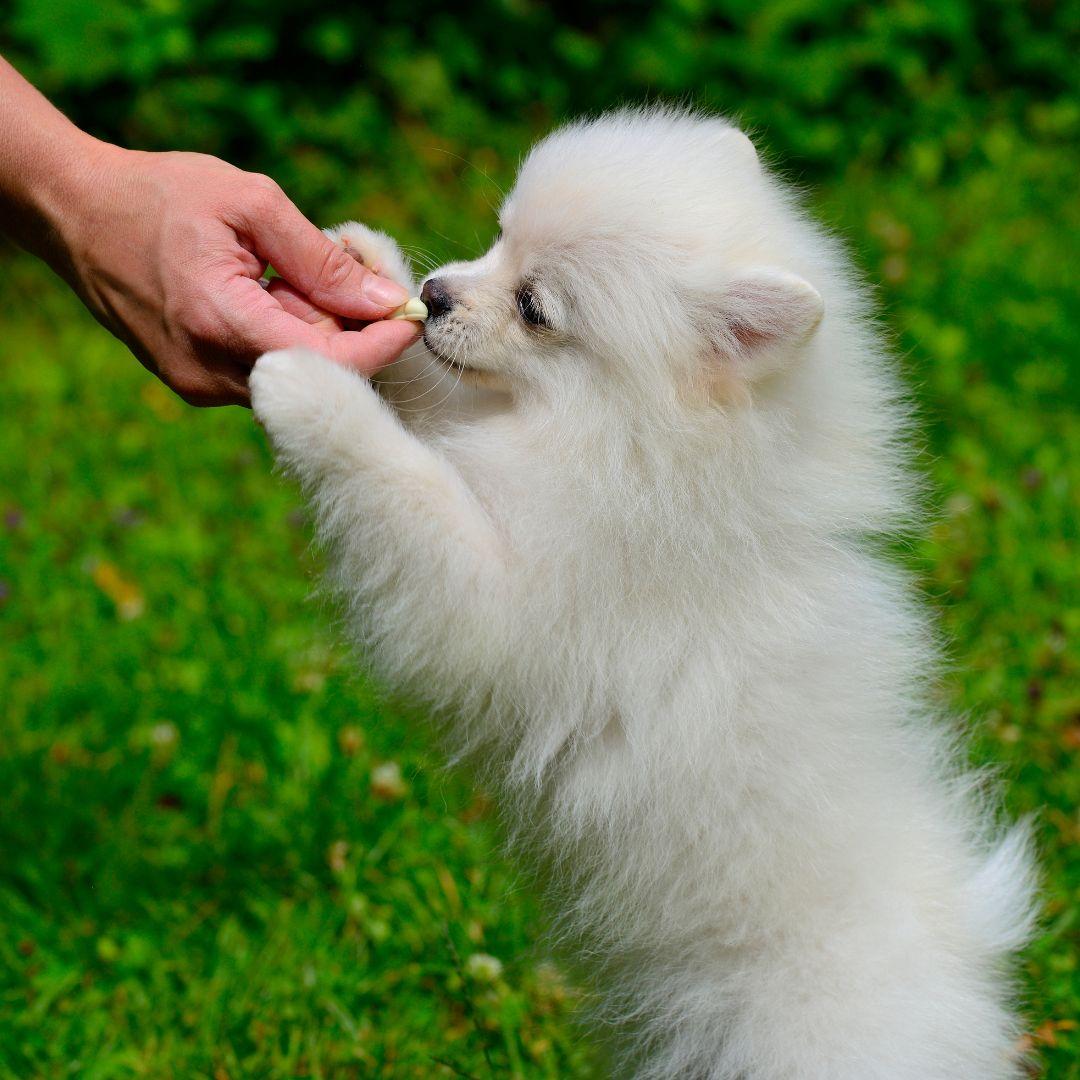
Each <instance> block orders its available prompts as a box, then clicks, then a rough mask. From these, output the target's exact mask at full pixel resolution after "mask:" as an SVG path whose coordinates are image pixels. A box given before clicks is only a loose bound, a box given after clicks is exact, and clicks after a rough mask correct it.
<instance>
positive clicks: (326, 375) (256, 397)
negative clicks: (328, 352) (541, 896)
mask: <svg viewBox="0 0 1080 1080" xmlns="http://www.w3.org/2000/svg"><path fill="white" fill-rule="evenodd" d="M356 379H357V377H356V376H355V375H351V374H350V373H349V372H347V371H345V370H343V369H342V368H341V367H339V366H338V365H337V364H335V363H334V362H333V361H332V360H328V359H327V358H326V357H325V356H320V355H319V354H318V353H316V352H311V351H310V350H308V349H280V350H278V351H277V352H269V353H265V354H264V355H263V356H261V357H260V358H259V360H258V361H257V362H256V364H255V367H254V368H253V369H252V372H251V375H250V376H249V378H248V385H249V386H250V387H251V407H252V409H253V410H254V412H255V417H256V419H257V420H258V421H259V423H261V424H262V425H263V426H264V427H265V428H266V430H267V431H269V432H270V435H271V437H272V438H274V440H275V442H276V441H278V440H279V439H283V438H285V437H288V436H289V435H290V434H291V433H293V432H303V431H311V430H312V429H317V428H318V427H320V426H322V424H324V423H325V422H326V421H327V420H328V419H329V417H330V415H331V414H332V413H333V412H335V411H336V410H337V409H338V408H340V406H341V403H342V402H343V400H344V398H345V396H346V394H347V393H348V391H349V390H350V389H351V387H350V385H349V384H350V382H352V381H356Z"/></svg>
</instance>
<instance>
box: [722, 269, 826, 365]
mask: <svg viewBox="0 0 1080 1080" xmlns="http://www.w3.org/2000/svg"><path fill="white" fill-rule="evenodd" d="M824 311H825V305H824V303H823V302H822V299H821V294H820V293H819V292H818V291H817V289H815V288H814V286H813V285H811V284H810V282H808V281H806V280H805V279H804V278H801V277H798V276H797V275H795V274H791V273H788V272H787V271H786V270H780V269H778V268H776V267H771V266H762V267H754V268H752V269H749V270H744V271H742V272H741V273H740V274H739V275H738V276H737V277H735V278H732V280H730V281H729V282H727V284H726V285H724V286H723V287H722V288H721V289H720V291H719V293H718V294H715V293H714V294H713V297H712V310H711V311H710V314H709V317H708V319H707V320H706V321H707V326H706V335H707V339H708V348H709V351H710V352H711V353H712V354H713V356H714V358H715V359H716V360H718V361H720V362H721V363H722V364H724V366H725V367H727V368H728V369H729V374H733V375H737V376H741V377H742V378H745V379H748V380H751V381H752V380H754V379H758V378H760V377H761V376H763V375H768V374H770V373H772V372H774V371H778V370H779V369H780V368H782V367H784V366H785V364H786V363H787V362H788V360H789V359H790V358H791V357H792V356H793V355H794V352H795V349H796V347H797V346H798V345H800V344H801V343H802V342H804V341H805V340H806V339H807V338H809V337H810V335H811V334H812V333H813V332H814V330H815V329H816V328H817V325H818V323H820V322H821V317H822V315H823V314H824Z"/></svg>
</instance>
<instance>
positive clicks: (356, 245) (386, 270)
mask: <svg viewBox="0 0 1080 1080" xmlns="http://www.w3.org/2000/svg"><path fill="white" fill-rule="evenodd" d="M323 231H324V232H325V233H326V235H327V236H329V237H330V239H331V240H333V241H334V243H335V244H340V245H341V247H343V248H344V249H345V250H346V251H347V252H348V253H349V254H350V255H351V256H352V257H353V258H354V259H355V260H356V261H357V262H359V263H363V265H364V266H366V267H367V268H368V269H369V270H371V271H372V272H373V273H375V274H378V275H379V276H380V277H385V278H389V279H390V280H391V281H396V282H397V283H398V284H399V285H402V286H404V287H405V288H406V289H408V290H409V293H410V294H412V293H413V292H414V291H415V289H416V285H415V282H414V281H413V276H412V272H411V271H410V269H409V264H408V263H407V262H406V261H405V257H404V256H403V255H402V254H401V249H400V248H399V247H398V245H397V242H396V241H395V240H394V239H393V238H392V237H390V236H387V235H386V233H381V232H377V231H376V230H375V229H371V228H368V226H367V225H361V224H360V222H359V221H346V222H343V223H342V224H341V225H336V226H334V228H332V229H324V230H323Z"/></svg>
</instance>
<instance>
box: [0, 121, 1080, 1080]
mask: <svg viewBox="0 0 1080 1080" xmlns="http://www.w3.org/2000/svg"><path fill="white" fill-rule="evenodd" d="M492 171H493V174H494V175H495V178H496V179H497V180H499V181H500V182H503V183H504V186H505V181H506V180H507V179H508V177H509V176H510V173H511V171H512V170H511V166H510V164H509V163H507V162H506V161H501V162H496V163H495V164H494V165H493V166H492ZM460 176H461V181H462V183H465V182H468V183H469V184H472V185H475V183H476V177H475V174H473V173H469V172H468V171H467V170H465V167H464V165H463V166H462V167H461V171H460ZM451 179H454V178H451ZM343 183H344V181H343ZM442 197H443V199H444V203H445V205H446V206H447V207H451V208H452V207H453V206H454V205H455V202H454V199H455V191H454V189H453V184H452V183H450V182H447V184H446V189H445V190H444V191H443V192H442ZM493 197H494V196H493ZM478 202H479V200H476V199H473V200H471V202H470V203H469V207H470V209H467V210H465V211H463V212H462V213H461V214H460V216H458V217H455V216H454V214H453V212H452V211H449V210H448V211H447V214H446V217H445V219H444V220H441V221H439V222H438V223H436V224H433V225H432V227H431V228H430V230H427V231H425V230H423V229H422V228H421V227H420V226H417V227H415V229H414V232H413V234H410V235H406V236H405V237H404V239H405V240H407V241H408V242H410V243H412V244H417V245H421V246H423V247H424V248H426V249H427V250H429V251H432V252H433V253H434V254H435V255H436V256H437V257H446V256H448V255H451V254H452V255H459V254H460V253H461V252H462V251H473V250H475V248H476V245H477V243H478V241H479V240H482V239H483V237H484V236H485V235H487V234H488V233H490V230H491V222H490V220H487V219H485V218H482V217H481V216H480V214H479V211H478V210H477V209H476V205H475V204H477V203H478ZM813 202H814V205H815V207H816V208H817V210H818V212H819V213H820V214H821V216H822V217H823V218H824V219H825V220H826V221H828V222H829V223H830V224H832V225H833V226H835V227H836V228H838V229H839V230H840V231H841V232H842V233H843V234H844V235H845V236H846V237H847V238H848V240H849V242H850V243H851V245H852V247H853V249H854V251H855V253H856V257H857V259H858V261H859V263H860V264H861V266H862V267H863V268H864V270H865V272H866V274H867V276H868V277H869V278H870V279H871V280H873V281H874V282H876V283H878V284H879V286H880V300H881V311H882V319H883V322H884V324H885V325H886V326H887V328H888V330H889V332H890V334H891V335H892V336H893V338H894V340H895V343H896V351H897V355H898V357H899V358H900V359H899V363H900V364H901V365H902V368H903V371H904V374H905V377H906V379H907V381H908V383H909V385H910V386H911V388H912V390H913V392H914V394H915V397H916V399H917V402H918V404H919V407H920V411H921V416H922V426H921V430H922V433H923V438H922V447H921V450H920V454H921V464H922V467H923V469H924V471H925V472H926V474H927V477H928V485H927V487H928V496H927V524H926V528H925V530H924V531H923V533H922V534H920V535H919V536H917V537H915V538H908V539H907V540H905V541H903V542H902V543H900V544H898V554H897V557H898V558H901V559H903V560H905V561H906V562H908V563H909V564H910V565H911V566H912V567H913V569H914V570H915V572H916V573H917V574H918V575H919V577H920V580H921V581H922V583H923V586H924V588H925V591H926V593H927V595H928V597H929V602H930V603H931V604H933V606H934V608H935V610H936V611H937V613H938V615H939V617H940V623H941V627H942V630H943V636H944V638H945V640H946V642H947V647H948V653H949V661H950V662H949V666H948V669H947V671H946V673H945V676H944V678H943V685H942V690H941V693H942V697H943V700H945V701H947V702H948V703H949V705H950V707H952V708H953V709H956V710H961V711H963V712H964V713H965V714H966V715H968V716H969V717H970V723H971V726H972V729H973V731H974V733H975V734H974V738H973V740H972V753H973V755H974V757H975V758H976V760H978V761H979V762H981V763H987V764H993V765H995V766H997V768H998V772H999V775H1000V779H1001V788H1002V791H1003V794H1004V801H1005V803H1006V804H1007V807H1008V811H1009V813H1010V814H1014V815H1015V814H1028V813H1031V814H1035V815H1036V818H1037V822H1038V837H1039V848H1040V858H1041V864H1042V867H1043V876H1044V893H1043V902H1042V912H1043V919H1042V924H1041V929H1040V936H1039V938H1038V940H1037V941H1036V942H1035V943H1034V944H1033V945H1032V946H1031V948H1030V949H1029V950H1028V951H1027V952H1026V953H1025V955H1024V957H1023V961H1022V972H1023V989H1024V995H1025V999H1026V1001H1027V1009H1028V1015H1029V1018H1030V1019H1029V1029H1030V1035H1029V1041H1030V1042H1031V1044H1032V1046H1033V1047H1034V1048H1035V1049H1036V1050H1037V1052H1038V1054H1039V1057H1040V1059H1041V1060H1042V1062H1043V1064H1044V1066H1045V1075H1047V1076H1049V1077H1053V1078H1055V1080H1057V1078H1069V1077H1077V1078H1080V1065H1078V1064H1077V1060H1078V1059H1080V1030H1078V1028H1077V1017H1078V1015H1080V1008H1078V1003H1080V970H1078V962H1080V961H1078V949H1077V944H1078V934H1080V816H1078V810H1077V808H1078V805H1080V760H1078V755H1080V655H1078V652H1080V651H1078V646H1077V643H1078V640H1080V594H1078V593H1080V590H1078V585H1077V565H1078V563H1080V551H1078V547H1077V540H1078V536H1077V533H1078V525H1077V518H1078V514H1077V506H1078V503H1080V362H1078V358H1077V345H1078V342H1080V306H1078V305H1077V296H1076V288H1075V253H1076V250H1077V241H1078V240H1080V204H1078V201H1077V196H1076V163H1075V159H1074V158H1073V157H1072V155H1070V154H1068V153H1066V151H1065V150H1064V149H1063V148H1062V147H1061V146H1058V145H1055V141H1054V138H1053V137H1052V133H1051V134H1050V135H1049V136H1048V137H1047V138H1044V139H1042V140H1040V141H1029V140H1028V139H1027V138H1026V137H1024V136H1021V135H1020V134H1018V133H1017V131H1016V130H1015V129H1013V128H1010V127H1000V128H999V127H994V126H990V127H987V128H986V129H985V130H984V131H982V132H980V133H979V134H978V136H977V138H976V139H975V142H974V145H973V146H972V149H971V152H970V160H969V161H968V162H966V163H965V165H964V167H963V168H962V169H959V170H949V169H942V167H941V163H940V162H937V161H935V160H934V158H933V155H932V154H920V153H919V152H918V147H916V148H914V150H913V152H912V154H911V155H910V157H909V158H908V159H907V160H905V161H904V162H903V163H902V164H901V165H899V166H897V167H896V168H895V169H893V170H892V171H890V172H888V173H884V174H878V173H869V172H866V173H863V172H860V171H859V170H858V169H856V168H853V169H851V170H849V172H848V174H847V175H846V176H845V177H843V178H842V179H840V180H836V181H833V182H831V184H830V186H829V187H828V188H826V189H825V190H823V191H820V192H817V193H816V194H815V195H814V197H813ZM462 205H464V203H463V204H462ZM356 211H357V212H358V213H361V214H362V213H364V212H365V207H364V206H358V207H356ZM373 223H374V224H379V222H378V221H373ZM436 225H437V227H436ZM0 265H2V267H3V272H4V281H5V287H4V289H3V294H2V296H0V416H2V418H3V419H2V423H0V514H2V519H0V927H2V930H0V1076H4V1077H6V1076H11V1077H19V1078H23V1077H32V1076H48V1077H59V1076H68V1075H70V1076H79V1077H85V1078H105V1077H129V1076H150V1077H155V1078H156V1077H172V1076H175V1077H194V1076H211V1077H214V1078H215V1080H224V1078H226V1077H231V1078H233V1080H237V1078H239V1077H255V1076H274V1077H278V1076H315V1077H320V1076H335V1077H337V1076H341V1077H348V1076H356V1077H376V1076H393V1077H439V1076H446V1077H451V1076H472V1077H504V1076H520V1077H530V1078H532V1077H560V1078H562V1077H567V1078H568V1077H587V1076H592V1075H596V1074H597V1073H598V1072H600V1071H601V1070H600V1066H599V1065H598V1055H597V1054H596V1053H595V1052H593V1051H592V1050H591V1048H590V1043H589V1039H588V1037H587V1035H586V1034H585V1033H584V1032H583V1031H582V1030H581V1029H580V1028H579V1027H577V1026H576V1025H575V1022H574V1013H575V1009H576V1007H577V1003H578V999H579V995H578V994H577V992H576V991H575V989H574V988H573V986H572V985H571V984H570V983H569V982H568V981H567V979H566V977H565V975H564V974H563V973H562V971H561V969H560V967H559V965H558V961H557V959H553V958H552V957H551V956H550V955H549V954H548V953H547V952H546V950H545V947H544V944H543V940H542V925H543V923H542V917H541V914H540V912H539V910H538V907H537V905H536V903H535V901H534V900H533V899H532V898H531V896H530V894H529V891H528V888H527V884H526V882H524V881H523V880H522V879H521V878H520V877H519V876H518V875H517V874H516V872H515V870H514V868H513V866H512V865H511V864H510V863H509V862H507V861H506V859H505V858H504V856H503V854H502V852H501V848H500V832H499V827H498V821H497V816H496V814H495V813H494V811H493V809H492V808H491V807H490V805H489V803H488V801H487V800H486V799H485V798H484V796H483V794H482V793H480V792H478V791H476V790H474V789H473V787H472V785H471V784H470V782H469V780H468V778H467V777H463V776H460V775H457V774H455V773H448V772H446V771H444V770H443V769H442V768H441V766H440V759H439V755H438V752H437V748H436V747H434V746H433V745H432V743H431V741H430V739H429V738H428V736H427V734H426V733H425V730H424V724H423V720H422V718H419V717H408V716H406V715H405V714H404V712H403V711H401V710H400V709H398V708H395V707H392V706H390V705H388V704H386V703H385V702H384V699H383V697H382V696H381V695H380V694H379V693H378V692H377V691H376V689H375V688H373V687H371V686H370V685H368V684H367V683H365V682H364V681H363V680H362V679H361V678H360V677H359V676H358V675H357V674H356V673H355V671H354V668H353V666H352V665H351V664H350V662H349V660H348V658H347V656H346V654H345V652H344V650H343V648H342V647H341V646H340V644H339V643H338V641H337V639H336V637H335V631H334V625H333V623H334V620H333V613H332V612H331V611H328V610H327V609H326V608H325V607H324V606H322V604H321V603H320V602H319V601H318V600H316V599H313V597H312V591H313V582H314V577H315V573H316V569H317V557H316V556H314V555H313V554H312V553H311V552H310V550H309V540H310V533H309V527H308V523H307V521H306V520H305V517H304V515H303V513H302V511H301V510H300V508H299V503H298V499H297V496H296V492H295V491H294V490H292V489H291V488H290V487H289V486H288V485H287V484H285V483H284V482H282V481H281V480H280V478H277V477H275V476H274V475H273V474H272V471H271V468H270V458H269V455H268V453H267V449H266V445H265V441H264V439H263V437H262V435H261V433H260V432H259V431H258V429H256V428H255V427H254V425H253V424H252V422H251V418H250V415H249V414H247V413H244V412H241V411H240V410H227V411H212V412H199V411H195V410H191V409H188V408H187V407H185V406H184V405H182V404H181V403H180V402H179V401H178V400H177V399H174V398H173V397H171V396H170V395H169V393H168V392H167V391H166V390H165V389H164V388H163V387H162V386H160V385H159V384H158V383H156V382H155V381H153V380H152V379H150V378H149V377H148V376H147V375H146V374H145V373H144V372H143V371H142V369H141V368H139V367H138V365H137V364H136V363H135V362H134V361H132V360H131V359H130V357H128V356H127V355H126V354H125V352H124V350H123V349H122V348H121V347H120V346H119V345H118V344H116V343H115V342H114V341H112V339H110V338H109V337H108V336H107V335H106V334H105V333H104V332H103V331H100V330H99V329H98V328H97V327H96V326H95V324H93V323H92V321H91V320H90V319H89V318H88V317H87V316H86V315H85V314H84V313H83V312H82V311H81V309H80V308H79V306H78V305H77V303H76V302H75V301H74V300H73V299H72V298H70V297H69V296H68V295H67V294H65V293H64V292H63V291H62V290H61V289H60V288H59V286H57V285H56V284H55V283H54V282H53V281H52V279H50V278H48V277H47V275H46V274H45V273H44V272H41V271H39V270H38V269H37V268H36V267H34V266H32V265H30V264H29V263H28V262H26V261H25V260H22V259H20V258H8V259H7V260H6V261H5V262H4V263H2V264H0Z"/></svg>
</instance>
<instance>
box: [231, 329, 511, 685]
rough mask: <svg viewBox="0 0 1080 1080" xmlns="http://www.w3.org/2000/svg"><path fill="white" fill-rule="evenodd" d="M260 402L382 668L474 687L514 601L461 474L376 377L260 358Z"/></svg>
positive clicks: (298, 355)
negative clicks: (414, 428)
mask: <svg viewBox="0 0 1080 1080" xmlns="http://www.w3.org/2000/svg"><path fill="white" fill-rule="evenodd" d="M251 395H252V404H253V407H254V410H255V415H256V416H257V417H258V419H259V420H260V421H261V422H262V423H263V424H264V425H265V427H266V429H267V431H268V432H269V434H270V438H271V441H272V442H273V444H274V447H275V449H276V451H277V456H278V459H279V461H281V463H282V464H283V465H284V466H285V467H286V468H287V469H288V470H289V471H290V472H291V473H293V474H294V475H295V476H296V477H297V478H298V479H299V480H300V481H301V483H302V484H303V486H304V487H305V489H306V490H307V492H308V493H309V495H310V496H311V499H312V502H313V505H314V507H315V510H316V512H317V516H318V520H319V531H320V535H321V538H322V539H323V541H324V542H325V543H326V544H327V546H328V548H329V549H330V555H331V583H332V584H334V585H335V586H336V587H337V589H338V591H339V592H341V593H342V594H343V595H344V596H346V597H347V599H348V600H349V602H350V604H351V605H352V607H353V609H354V610H355V612H356V613H357V614H358V615H360V614H362V618H358V619H357V620H356V622H357V626H358V629H360V630H361V631H362V635H363V641H364V644H365V645H366V646H367V647H368V649H369V651H371V652H373V653H375V654H376V655H375V657H374V659H375V660H376V662H377V663H379V665H380V667H381V668H382V669H383V670H384V672H385V673H386V674H387V675H389V676H392V677H394V678H395V679H398V678H401V679H407V681H409V682H410V683H411V682H414V681H418V680H421V679H422V680H426V682H427V683H428V685H429V686H439V687H443V686H446V685H448V684H449V685H451V686H452V685H454V684H455V683H462V684H463V686H466V687H467V686H468V685H470V680H472V679H474V678H475V677H476V676H477V674H478V672H477V670H476V669H477V667H478V666H488V665H490V662H491V658H492V657H493V656H497V655H498V654H499V652H500V651H501V649H502V648H503V647H504V644H505V640H506V634H505V632H504V627H503V623H504V621H505V619H506V617H507V615H506V612H507V611H508V609H509V606H510V605H508V604H507V603H506V595H505V594H506V590H507V579H508V574H507V564H506V558H505V553H504V551H503V548H502V545H501V542H500V539H499V537H498V536H497V534H496V532H495V530H494V528H493V527H492V524H491V522H490V520H489V519H488V518H487V516H486V514H485V512H484V510H483V508H482V507H481V506H480V505H479V503H478V502H477V501H476V499H475V497H474V496H473V494H472V492H471V491H470V490H469V489H468V487H467V486H466V484H465V482H464V481H463V480H462V478H461V476H460V474H459V473H458V472H457V471H456V470H455V469H454V468H453V467H452V466H451V465H450V464H449V462H447V461H446V460H445V459H443V458H441V457H439V456H438V455H437V454H435V453H434V452H432V451H431V450H430V449H429V448H428V447H427V446H425V445H424V444H423V443H421V442H420V441H419V440H418V439H416V438H415V437H414V436H413V435H412V434H410V433H409V432H408V431H406V430H405V428H403V427H402V425H401V423H400V421H399V420H398V419H397V417H396V416H395V414H394V413H393V412H392V410H391V409H390V408H389V407H388V406H387V405H386V404H385V403H384V402H383V401H382V400H380V398H379V397H378V395H377V394H376V393H375V391H374V390H373V389H372V388H371V385H370V384H369V383H368V382H367V381H366V380H364V379H362V378H360V377H359V376H357V375H355V374H353V373H352V372H350V371H347V370H345V369H344V368H342V367H339V366H338V365H336V364H334V363H332V362H331V361H329V360H327V359H325V358H324V357H322V356H319V355H317V354H315V353H310V352H306V351H303V350H285V351H282V352H275V353H268V354H267V355H265V356H263V357H262V358H261V359H260V360H259V361H258V363H257V364H256V365H255V369H254V371H253V372H252V375H251Z"/></svg>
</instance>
